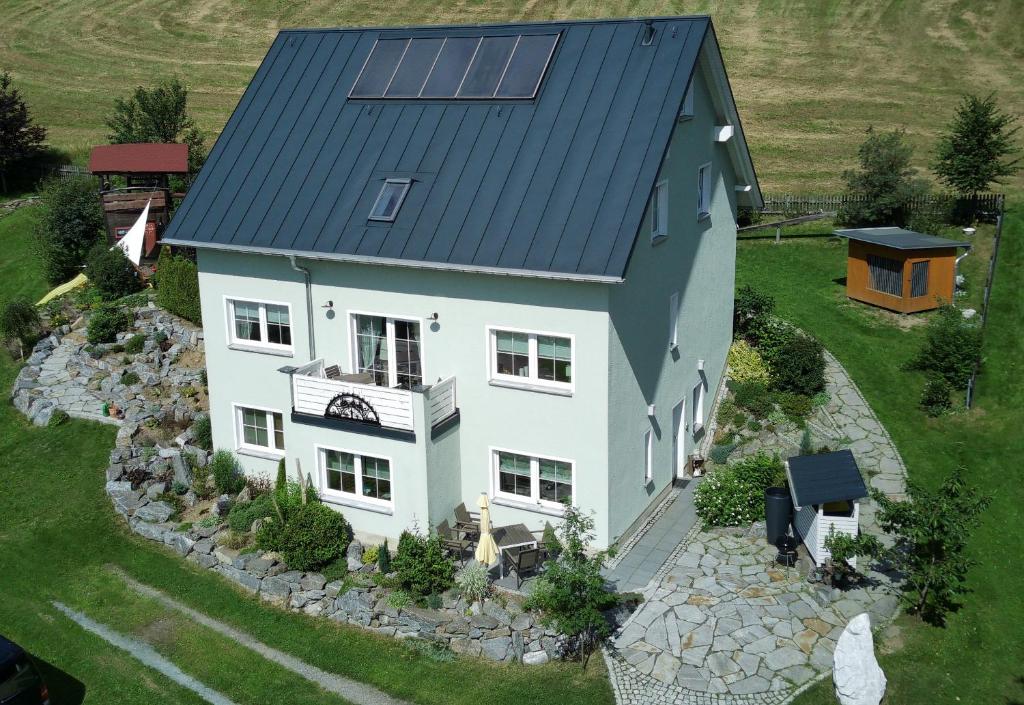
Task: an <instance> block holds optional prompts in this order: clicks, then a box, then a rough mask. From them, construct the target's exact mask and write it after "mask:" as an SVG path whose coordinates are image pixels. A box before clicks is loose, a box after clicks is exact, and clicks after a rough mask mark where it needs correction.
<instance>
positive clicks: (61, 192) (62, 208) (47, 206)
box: [36, 179, 105, 284]
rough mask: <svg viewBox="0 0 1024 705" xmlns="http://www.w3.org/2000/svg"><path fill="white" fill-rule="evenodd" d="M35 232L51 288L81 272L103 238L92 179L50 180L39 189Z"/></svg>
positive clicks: (100, 210) (101, 221)
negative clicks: (91, 252)
mask: <svg viewBox="0 0 1024 705" xmlns="http://www.w3.org/2000/svg"><path fill="white" fill-rule="evenodd" d="M39 200H40V203H41V204H42V208H41V209H40V218H39V222H38V225H37V228H36V249H37V255H38V256H39V259H40V260H41V261H42V264H43V273H44V274H45V275H46V280H47V281H48V282H50V284H62V283H64V282H66V281H68V280H69V279H71V278H72V277H74V276H76V275H77V274H78V273H79V272H80V271H81V266H82V265H83V264H84V263H85V260H86V258H87V256H88V255H89V252H90V251H91V250H92V248H93V247H94V246H95V245H96V243H97V242H100V241H105V238H104V236H103V228H104V223H103V207H102V206H101V205H100V199H99V197H98V196H97V194H96V185H95V183H94V182H93V181H92V179H68V180H66V181H62V180H60V179H53V180H51V181H48V182H46V183H45V184H43V185H42V187H41V189H40V192H39Z"/></svg>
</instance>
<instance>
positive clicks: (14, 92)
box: [0, 71, 46, 193]
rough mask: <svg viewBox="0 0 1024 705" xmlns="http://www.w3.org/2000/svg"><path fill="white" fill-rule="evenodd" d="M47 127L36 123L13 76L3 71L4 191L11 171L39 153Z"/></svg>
mask: <svg viewBox="0 0 1024 705" xmlns="http://www.w3.org/2000/svg"><path fill="white" fill-rule="evenodd" d="M45 139H46V128H44V127H41V126H39V125H34V124H32V116H31V115H30V114H29V111H28V106H27V105H26V104H25V101H24V99H23V98H22V97H21V93H19V92H18V89H17V88H15V87H14V86H13V85H12V81H11V74H10V73H8V72H7V71H0V191H2V192H4V193H6V192H7V170H8V169H10V167H11V165H12V164H14V163H16V162H19V161H22V160H23V159H26V158H28V157H31V156H32V155H34V154H36V153H37V152H38V151H39V148H40V146H41V145H42V143H43V140H45Z"/></svg>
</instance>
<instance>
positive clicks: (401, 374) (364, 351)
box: [352, 313, 423, 389]
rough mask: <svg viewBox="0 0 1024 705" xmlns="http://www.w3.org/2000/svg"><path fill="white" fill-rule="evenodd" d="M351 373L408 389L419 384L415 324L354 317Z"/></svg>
mask: <svg viewBox="0 0 1024 705" xmlns="http://www.w3.org/2000/svg"><path fill="white" fill-rule="evenodd" d="M352 335H353V344H354V345H355V354H354V355H353V357H352V359H353V360H354V361H355V369H354V370H353V371H354V372H357V373H359V372H368V373H370V374H371V375H373V383H374V384H376V385H380V386H383V387H400V388H402V389H410V388H412V387H413V386H414V385H417V384H423V364H422V357H421V351H420V324H419V322H418V321H411V320H404V319H400V318H389V317H387V316H372V315H366V314H361V313H358V314H354V315H353V316H352Z"/></svg>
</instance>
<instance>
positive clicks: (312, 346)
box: [288, 255, 316, 361]
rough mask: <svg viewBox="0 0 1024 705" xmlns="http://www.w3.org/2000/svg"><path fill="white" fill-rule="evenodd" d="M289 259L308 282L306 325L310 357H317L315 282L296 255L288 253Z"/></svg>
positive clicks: (312, 358)
mask: <svg viewBox="0 0 1024 705" xmlns="http://www.w3.org/2000/svg"><path fill="white" fill-rule="evenodd" d="M288 261H289V262H291V264H292V269H294V270H295V271H296V272H301V273H302V279H303V281H304V282H305V284H306V325H307V327H308V329H309V359H310V361H313V360H315V359H316V336H315V335H314V334H313V283H312V280H311V279H310V275H309V270H308V269H306V268H305V267H300V266H299V265H297V264H295V255H288Z"/></svg>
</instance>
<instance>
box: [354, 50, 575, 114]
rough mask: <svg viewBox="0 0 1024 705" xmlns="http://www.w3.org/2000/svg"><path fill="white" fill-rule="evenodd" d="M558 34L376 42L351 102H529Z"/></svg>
mask: <svg viewBox="0 0 1024 705" xmlns="http://www.w3.org/2000/svg"><path fill="white" fill-rule="evenodd" d="M557 40H558V35H557V34H537V35H518V34H507V35H500V36H485V37H447V38H443V37H417V38H413V39H408V38H405V39H380V40H378V41H377V42H376V43H375V44H374V47H373V50H372V51H371V52H370V55H369V56H368V57H367V59H366V62H365V63H364V64H363V68H362V71H360V73H359V77H358V78H356V82H355V85H353V86H352V90H351V91H350V92H349V97H350V98H403V99H406V100H408V99H413V98H424V99H481V98H484V99H486V98H533V97H534V96H535V95H536V93H537V89H538V87H539V86H540V81H541V78H542V76H543V75H544V69H545V68H546V67H547V64H548V61H549V59H550V58H551V53H552V52H553V51H554V48H555V43H556V41H557Z"/></svg>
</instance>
